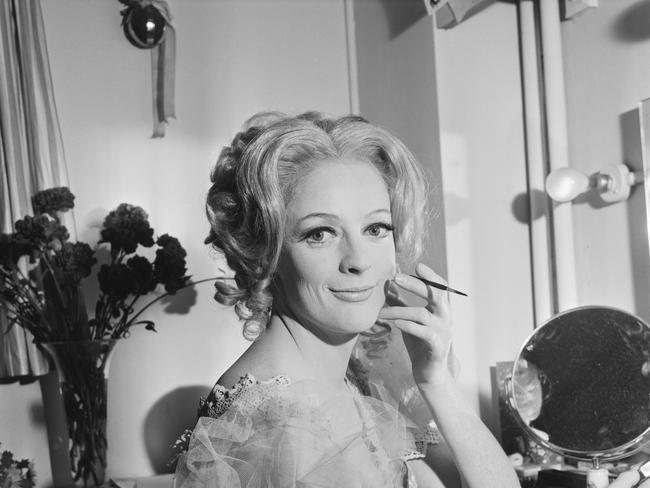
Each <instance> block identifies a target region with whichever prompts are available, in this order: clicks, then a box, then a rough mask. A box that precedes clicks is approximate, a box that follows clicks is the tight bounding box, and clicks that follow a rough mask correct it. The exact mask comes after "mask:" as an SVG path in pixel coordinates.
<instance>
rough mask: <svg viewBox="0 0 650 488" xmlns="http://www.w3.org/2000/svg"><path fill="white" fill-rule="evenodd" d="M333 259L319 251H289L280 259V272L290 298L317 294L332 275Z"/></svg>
mask: <svg viewBox="0 0 650 488" xmlns="http://www.w3.org/2000/svg"><path fill="white" fill-rule="evenodd" d="M330 261H331V260H330V259H328V257H327V256H325V255H319V254H318V253H316V254H314V253H306V252H304V253H301V252H298V251H294V252H287V253H286V254H284V255H283V256H282V258H281V259H280V266H279V267H278V274H279V276H280V279H281V281H282V283H283V284H284V287H285V290H286V291H287V292H288V295H289V296H288V297H287V298H289V299H292V298H296V297H298V296H300V297H303V298H307V297H312V298H313V297H315V296H317V295H318V294H319V293H320V292H321V290H322V289H323V286H324V284H326V283H327V280H328V277H329V276H330V275H331V265H332V264H331V262H330Z"/></svg>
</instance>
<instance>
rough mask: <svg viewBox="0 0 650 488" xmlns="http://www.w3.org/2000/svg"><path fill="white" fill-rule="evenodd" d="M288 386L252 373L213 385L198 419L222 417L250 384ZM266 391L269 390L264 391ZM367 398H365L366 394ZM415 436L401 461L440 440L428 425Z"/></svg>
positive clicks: (251, 402)
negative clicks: (412, 445)
mask: <svg viewBox="0 0 650 488" xmlns="http://www.w3.org/2000/svg"><path fill="white" fill-rule="evenodd" d="M344 381H345V383H346V385H347V386H348V388H349V389H350V390H351V391H352V393H353V394H354V395H356V396H364V394H363V393H362V391H361V388H360V387H359V385H358V384H357V383H356V382H354V381H353V379H351V378H349V377H347V376H346V377H345V378H344ZM257 384H259V385H285V386H286V385H290V384H291V379H290V378H289V377H288V376H287V375H277V376H273V377H271V378H269V379H267V380H261V381H260V380H258V379H256V378H255V376H254V375H252V374H251V373H246V374H245V375H244V376H242V377H241V378H239V380H237V382H236V383H235V384H234V385H233V386H232V387H230V388H226V387H224V386H222V385H219V384H216V385H215V386H214V387H213V388H212V390H211V391H210V393H209V394H208V395H207V396H206V397H205V398H201V399H200V400H199V411H198V416H199V417H211V418H219V417H221V416H222V415H223V414H224V413H225V412H226V411H227V410H228V409H229V408H230V407H231V406H232V404H233V403H234V402H235V401H241V400H242V398H243V397H244V395H245V394H246V392H247V390H248V389H249V388H250V387H251V386H253V385H257ZM264 391H269V390H264ZM365 396H368V395H365ZM265 400H266V398H264V397H263V396H260V395H256V396H255V398H251V399H248V401H247V403H248V405H247V409H252V408H255V407H257V406H258V405H261V404H262V403H263V402H264V401H265ZM414 437H415V446H414V447H415V449H408V450H407V451H406V452H405V453H404V455H403V456H402V460H403V461H405V462H406V461H411V460H413V459H422V458H424V457H425V453H426V449H427V445H428V444H437V443H439V442H440V440H441V436H440V432H439V431H438V429H437V428H436V427H435V425H429V426H427V428H426V430H425V431H417V432H416V433H415V435H414Z"/></svg>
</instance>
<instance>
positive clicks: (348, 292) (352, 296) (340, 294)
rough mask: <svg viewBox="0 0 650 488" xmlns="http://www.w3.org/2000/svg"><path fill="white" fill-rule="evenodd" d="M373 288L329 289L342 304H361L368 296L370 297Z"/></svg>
mask: <svg viewBox="0 0 650 488" xmlns="http://www.w3.org/2000/svg"><path fill="white" fill-rule="evenodd" d="M374 288H375V287H374V286H363V287H354V288H341V289H332V288H330V291H331V292H332V294H333V295H334V296H335V297H336V298H338V299H339V300H342V301H344V302H363V301H366V300H367V299H368V298H370V295H372V291H373V290H374Z"/></svg>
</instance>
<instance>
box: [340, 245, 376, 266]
mask: <svg viewBox="0 0 650 488" xmlns="http://www.w3.org/2000/svg"><path fill="white" fill-rule="evenodd" d="M342 247H343V249H342V252H341V261H340V264H339V270H340V271H341V273H345V274H362V273H363V272H364V271H366V270H367V269H368V268H370V265H371V262H370V256H369V253H368V250H367V249H366V248H365V247H364V245H363V242H361V240H360V239H345V240H344V241H343V243H342Z"/></svg>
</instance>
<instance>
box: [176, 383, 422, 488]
mask: <svg viewBox="0 0 650 488" xmlns="http://www.w3.org/2000/svg"><path fill="white" fill-rule="evenodd" d="M229 396H232V397H233V398H232V399H231V400H230V401H229V402H228V403H229V404H228V406H227V410H226V411H225V412H223V413H222V414H221V415H220V416H219V417H218V418H212V417H201V418H200V419H199V421H198V423H197V425H196V427H195V429H194V432H193V434H192V437H191V439H190V442H189V446H188V449H187V452H186V453H185V454H184V455H183V456H181V458H180V459H179V463H178V465H177V470H176V480H175V486H176V488H190V487H215V488H216V487H221V486H228V487H234V488H237V487H246V488H262V487H264V488H271V487H282V488H285V487H301V488H302V487H312V486H313V487H325V486H328V487H351V488H362V487H363V488H366V487H368V488H370V487H373V488H375V487H404V486H409V480H408V479H409V473H408V469H407V468H406V465H405V463H404V461H403V459H402V457H403V454H404V452H405V451H406V450H407V449H408V448H409V446H410V445H411V442H412V439H411V437H410V436H409V434H408V433H407V431H406V428H405V425H404V421H403V419H402V418H401V416H400V414H399V413H398V412H397V411H396V410H395V409H394V408H392V407H391V406H390V405H388V404H386V403H384V402H382V401H379V400H376V399H374V398H368V397H363V396H358V395H353V394H351V393H350V392H334V391H330V390H328V389H327V388H324V387H323V386H322V385H319V384H316V383H314V382H305V381H303V382H296V383H293V384H291V383H289V384H279V383H277V382H271V383H264V382H262V383H259V382H256V383H253V384H249V385H248V386H247V387H246V388H239V389H238V391H237V392H236V393H234V394H233V395H229ZM222 397H223V395H222Z"/></svg>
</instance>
